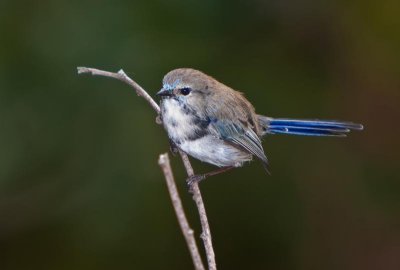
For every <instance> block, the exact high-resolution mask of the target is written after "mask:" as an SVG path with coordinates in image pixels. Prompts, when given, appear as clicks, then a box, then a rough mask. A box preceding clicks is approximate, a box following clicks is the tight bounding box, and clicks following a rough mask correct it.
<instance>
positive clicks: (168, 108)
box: [162, 98, 196, 143]
mask: <svg viewBox="0 0 400 270" xmlns="http://www.w3.org/2000/svg"><path fill="white" fill-rule="evenodd" d="M162 106H163V112H162V119H163V123H164V127H165V129H166V130H167V132H168V136H169V137H170V138H171V139H172V140H173V141H174V142H175V143H178V142H179V141H182V140H184V139H185V138H187V137H188V136H190V134H192V133H193V132H194V129H196V126H194V125H193V124H192V117H191V115H189V114H186V113H184V111H183V108H182V106H181V105H180V104H179V102H178V101H177V100H175V99H172V98H169V99H165V100H163V104H162Z"/></svg>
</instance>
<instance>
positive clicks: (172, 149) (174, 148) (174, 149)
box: [169, 140, 179, 156]
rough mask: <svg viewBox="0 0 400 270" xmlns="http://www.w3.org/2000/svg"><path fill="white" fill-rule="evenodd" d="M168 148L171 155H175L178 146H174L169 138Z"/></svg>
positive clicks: (177, 151)
mask: <svg viewBox="0 0 400 270" xmlns="http://www.w3.org/2000/svg"><path fill="white" fill-rule="evenodd" d="M169 150H170V151H171V153H172V155H173V156H176V155H177V154H178V153H179V149H178V147H176V145H175V143H174V142H173V141H171V140H169Z"/></svg>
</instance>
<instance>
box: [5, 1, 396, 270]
mask: <svg viewBox="0 0 400 270" xmlns="http://www.w3.org/2000/svg"><path fill="white" fill-rule="evenodd" d="M399 3H400V2H399V1H397V0H383V1H361V0H356V1H307V0H298V1H286V0H273V1H261V0H258V1H256V0H250V1H233V0H229V1H228V0H224V1H214V0H203V1H177V0H169V1H161V0H158V1H129V0H117V1H105V0H98V1H78V0H73V1H67V0H65V1H48V0H43V1H36V2H35V1H12V0H1V2H0V37H1V38H0V39H1V42H0V127H1V130H0V268H1V269H3V270H6V269H85V270H89V269H191V268H192V262H191V260H190V256H189V253H188V250H187V247H186V245H185V242H184V239H183V236H182V235H181V232H180V230H179V227H178V224H177V221H176V218H175V215H174V212H173V209H172V207H171V203H170V199H169V197H168V195H167V190H166V186H165V182H164V179H163V176H162V173H161V171H160V169H159V167H158V165H157V159H158V155H159V154H160V153H163V152H166V151H167V150H168V147H169V146H168V141H167V137H166V134H165V132H164V130H163V129H162V127H161V126H159V125H157V124H155V122H154V120H155V117H156V115H155V113H154V112H153V111H152V109H151V108H150V107H149V106H148V104H147V103H146V102H144V100H142V99H141V98H138V97H137V96H136V94H135V93H134V92H133V90H132V89H130V88H129V87H128V86H127V85H125V84H123V83H121V82H118V81H114V80H111V79H106V78H100V77H98V78H95V77H89V76H78V75H77V74H76V67H77V66H90V67H97V68H101V69H106V70H110V71H117V70H119V69H120V68H123V69H124V70H125V71H126V72H127V73H128V75H129V76H132V78H133V79H135V80H136V81H137V82H138V83H140V84H141V85H142V86H143V87H144V88H145V89H146V90H147V91H148V92H149V93H151V94H152V95H154V94H155V93H156V91H158V90H159V89H160V88H161V79H162V77H163V75H164V74H165V73H167V72H168V71H169V70H171V69H174V68H177V67H193V68H197V69H200V70H203V71H205V72H206V73H208V74H210V75H212V76H214V77H216V78H217V79H218V80H220V81H222V82H224V83H226V84H227V85H229V86H231V87H233V88H235V89H238V90H241V91H243V92H245V93H246V96H247V97H248V99H249V100H250V101H251V102H252V103H253V104H254V106H255V107H256V109H257V112H258V113H263V114H267V115H269V116H279V117H298V118H322V119H342V120H350V121H354V122H360V123H363V124H364V125H365V130H364V131H363V132H355V133H352V134H351V136H349V137H348V138H346V139H334V138H304V137H289V136H270V137H268V138H266V139H265V142H264V147H265V150H266V152H267V155H268V157H269V159H270V163H271V166H270V169H271V173H272V174H271V176H268V175H267V174H266V173H265V171H264V170H263V168H262V166H261V165H260V164H259V163H258V162H254V163H252V164H248V165H247V166H245V167H244V168H241V169H237V170H235V171H232V172H229V173H226V174H224V175H220V176H217V177H214V178H210V179H208V180H207V181H205V182H204V183H202V184H201V188H202V191H203V195H204V200H205V203H206V207H207V211H208V216H209V220H210V225H211V230H212V234H213V241H214V245H215V252H216V258H217V263H218V266H219V268H220V269H328V270H329V269H367V270H368V269H400V216H399V211H400V196H399V194H400V173H399V157H398V155H399V150H400V147H399V146H400V145H399V144H400V143H399V135H400V130H399V126H400V125H399V117H400V106H399V105H400V104H399V100H400V16H399V12H400V4H399ZM172 162H173V165H174V172H175V175H176V176H177V183H178V186H179V189H180V191H181V194H182V198H183V200H184V204H185V207H186V212H187V214H188V216H189V219H190V221H191V225H192V226H193V227H194V229H195V233H196V236H197V238H198V236H199V233H200V228H199V221H198V216H197V212H196V208H195V207H194V203H193V202H192V200H191V198H190V195H189V194H188V193H187V192H186V191H187V189H186V185H185V183H184V177H185V174H184V170H183V167H182V165H181V162H180V160H179V158H172ZM193 164H194V166H195V170H196V171H197V172H205V171H208V170H210V169H212V166H208V165H205V164H201V163H200V162H198V161H193ZM200 244H201V243H200V241H199V245H200ZM200 248H201V250H202V246H200Z"/></svg>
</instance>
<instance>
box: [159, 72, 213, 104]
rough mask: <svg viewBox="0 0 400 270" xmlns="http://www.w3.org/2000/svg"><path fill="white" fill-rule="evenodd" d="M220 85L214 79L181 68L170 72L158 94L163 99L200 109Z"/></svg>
mask: <svg viewBox="0 0 400 270" xmlns="http://www.w3.org/2000/svg"><path fill="white" fill-rule="evenodd" d="M216 83H218V82H217V81H216V80H215V79H214V78H212V77H210V76H208V75H206V74H204V73H203V72H201V71H198V70H195V69H191V68H179V69H174V70H172V71H170V72H168V73H167V74H166V75H165V76H164V79H163V87H162V89H161V90H160V91H159V92H158V93H157V96H160V97H162V99H169V98H173V99H175V100H177V101H179V102H180V103H183V104H185V105H187V106H189V107H199V106H201V104H204V102H205V99H206V98H207V97H210V96H211V95H212V94H213V92H214V91H213V89H215V85H216Z"/></svg>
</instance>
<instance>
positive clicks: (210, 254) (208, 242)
mask: <svg viewBox="0 0 400 270" xmlns="http://www.w3.org/2000/svg"><path fill="white" fill-rule="evenodd" d="M179 154H180V155H181V158H182V162H183V165H184V166H185V169H186V172H187V174H188V177H191V176H193V175H194V171H193V167H192V164H190V161H189V157H188V156H187V155H186V154H185V153H183V152H182V151H180V150H179ZM191 191H192V193H193V200H194V201H195V203H196V206H197V210H198V211H199V216H200V222H201V227H202V228H203V232H202V234H201V239H203V243H204V248H205V250H206V256H207V263H208V269H210V270H216V269H217V264H216V262H215V253H214V248H213V245H212V238H211V230H210V225H209V224H208V218H207V213H206V208H205V207H204V202H203V197H202V196H201V193H200V188H199V183H198V182H196V181H195V182H193V183H192V186H191Z"/></svg>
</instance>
